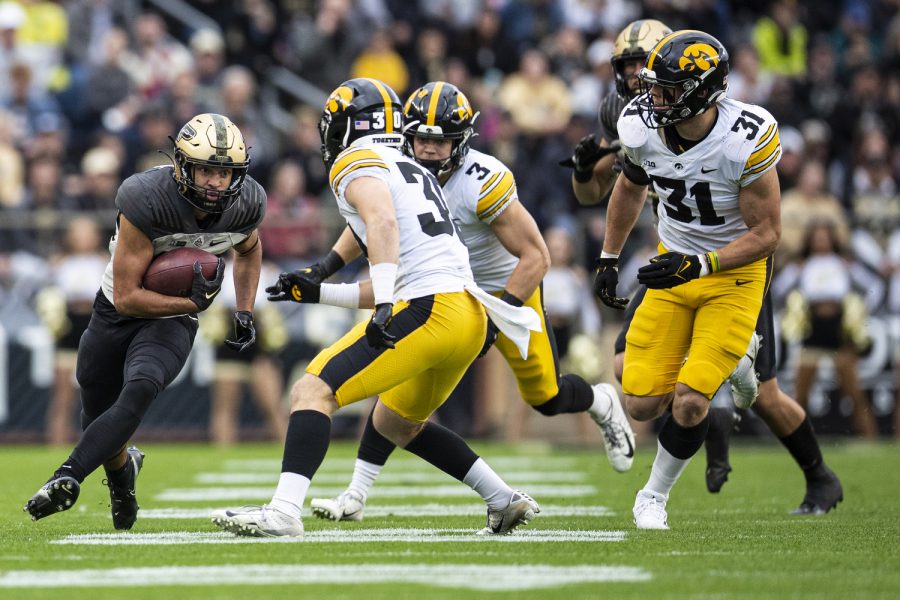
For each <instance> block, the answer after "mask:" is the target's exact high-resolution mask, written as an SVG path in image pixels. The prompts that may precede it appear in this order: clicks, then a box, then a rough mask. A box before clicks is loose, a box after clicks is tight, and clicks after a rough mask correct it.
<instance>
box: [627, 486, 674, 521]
mask: <svg viewBox="0 0 900 600" xmlns="http://www.w3.org/2000/svg"><path fill="white" fill-rule="evenodd" d="M667 501H668V498H666V496H663V495H662V494H657V493H656V492H651V491H650V490H641V491H639V492H638V493H637V497H636V498H635V499H634V508H633V509H632V513H633V514H634V524H635V525H637V528H638V529H668V528H669V515H668V514H667V513H666V502H667Z"/></svg>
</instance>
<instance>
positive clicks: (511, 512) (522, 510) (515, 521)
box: [475, 490, 541, 535]
mask: <svg viewBox="0 0 900 600" xmlns="http://www.w3.org/2000/svg"><path fill="white" fill-rule="evenodd" d="M539 512H541V507H540V506H538V503H537V502H535V501H534V500H533V499H532V498H531V496H529V495H528V494H526V493H525V492H520V491H519V490H515V491H514V492H513V493H512V496H510V499H509V504H507V505H506V508H501V509H499V510H492V509H490V508H489V509H488V511H487V526H485V527H484V529H481V530H479V531H477V532H475V533H476V535H509V534H510V533H512V532H513V531H514V530H515V528H516V527H518V526H519V525H526V524H528V521H530V520H531V519H533V518H534V516H535V515H536V514H538V513H539Z"/></svg>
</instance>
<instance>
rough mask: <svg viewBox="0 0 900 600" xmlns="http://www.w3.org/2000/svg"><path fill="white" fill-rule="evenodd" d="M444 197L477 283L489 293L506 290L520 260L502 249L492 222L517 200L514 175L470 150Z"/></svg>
mask: <svg viewBox="0 0 900 600" xmlns="http://www.w3.org/2000/svg"><path fill="white" fill-rule="evenodd" d="M444 197H445V198H446V199H447V204H448V205H449V207H450V214H452V215H453V222H454V223H456V225H457V227H458V229H459V232H460V234H461V235H462V240H463V243H465V245H466V248H468V249H469V265H470V266H471V267H472V273H473V275H474V276H475V283H477V284H478V287H480V288H482V289H484V290H486V291H488V292H497V291H501V290H503V289H504V288H505V287H506V282H507V281H508V280H509V276H510V275H511V274H512V272H513V270H514V269H515V268H516V265H517V264H519V259H518V258H516V257H515V256H513V255H512V254H510V253H509V251H508V250H507V249H506V248H504V247H503V244H501V243H500V240H499V239H498V238H497V236H496V235H495V234H494V232H493V231H492V230H491V223H492V222H493V221H494V219H496V218H497V217H498V216H500V214H502V213H503V211H505V210H506V209H507V208H508V207H509V205H510V204H512V203H513V202H515V201H516V200H517V199H518V193H517V192H516V182H515V179H514V178H513V174H512V172H511V171H510V170H509V169H507V168H506V165H504V164H503V163H502V162H500V161H499V160H497V159H496V158H494V157H493V156H490V155H488V154H484V153H483V152H478V151H477V150H469V152H468V154H466V158H465V160H464V161H463V164H462V165H460V167H459V168H458V169H456V170H455V171H453V174H451V175H450V178H449V179H448V180H447V182H446V183H445V184H444Z"/></svg>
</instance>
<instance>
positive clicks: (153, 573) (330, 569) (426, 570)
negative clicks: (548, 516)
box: [0, 564, 651, 591]
mask: <svg viewBox="0 0 900 600" xmlns="http://www.w3.org/2000/svg"><path fill="white" fill-rule="evenodd" d="M650 579H651V575H650V573H648V572H647V571H645V570H644V569H641V568H638V567H626V566H613V565H578V566H567V567H559V566H553V565H522V566H518V565H484V564H465V565H453V564H449V565H448V564H443V565H423V564H402V565H401V564H369V565H365V564H364V565H346V564H335V565H322V564H307V565H304V564H285V565H265V564H262V565H260V564H236V565H219V566H209V567H205V566H200V567H175V566H172V567H141V568H120V569H81V570H60V571H25V570H23V571H7V572H5V573H0V588H72V587H87V588H95V587H123V588H133V587H151V586H152V587H161V586H201V585H204V586H226V585H255V586H261V585H286V584H334V585H359V584H372V583H406V584H419V585H429V586H436V587H443V588H463V589H471V590H490V591H504V590H529V589H546V588H556V587H559V586H562V585H572V584H582V583H603V582H613V581H616V582H645V581H649V580H650Z"/></svg>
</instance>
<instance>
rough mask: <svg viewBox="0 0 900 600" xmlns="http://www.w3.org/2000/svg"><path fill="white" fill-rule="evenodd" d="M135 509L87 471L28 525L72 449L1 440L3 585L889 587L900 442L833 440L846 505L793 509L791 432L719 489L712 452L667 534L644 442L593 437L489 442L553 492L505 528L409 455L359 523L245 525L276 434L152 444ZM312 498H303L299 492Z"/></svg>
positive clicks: (68, 592) (534, 489)
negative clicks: (559, 443) (573, 443)
mask: <svg viewBox="0 0 900 600" xmlns="http://www.w3.org/2000/svg"><path fill="white" fill-rule="evenodd" d="M141 448H142V450H144V451H146V452H147V459H146V462H145V463H144V470H143V472H142V473H141V477H140V479H139V480H138V488H137V489H138V498H139V501H140V504H141V512H140V513H139V519H138V522H137V523H136V525H135V527H134V529H133V530H132V531H131V532H129V533H119V532H116V531H115V530H113V528H112V524H111V521H110V516H109V508H108V495H107V492H106V488H105V487H104V486H102V485H101V479H102V475H101V474H98V473H95V474H94V475H92V476H91V477H90V478H89V479H88V480H87V481H86V482H85V484H84V486H83V487H82V492H81V497H80V499H79V501H78V504H77V505H76V506H75V507H74V508H73V509H72V510H70V511H68V512H65V513H62V514H58V515H54V516H52V517H49V518H47V519H44V520H41V521H39V522H36V523H33V522H31V521H30V519H29V518H28V516H27V515H26V514H25V513H23V512H22V506H23V504H24V503H25V501H26V500H27V499H28V498H29V497H30V496H31V494H33V493H34V491H35V490H37V488H38V487H39V486H40V485H41V484H42V483H43V482H44V481H45V479H46V477H48V476H49V474H50V473H51V472H52V470H53V469H54V468H55V467H56V466H57V465H58V464H59V462H60V461H61V460H62V459H63V458H65V455H66V450H63V449H47V448H42V447H15V446H7V447H3V448H2V449H0V472H2V474H3V479H2V481H3V485H2V487H0V501H2V504H0V505H2V516H0V540H2V546H0V598H3V599H7V598H9V599H19V598H66V599H70V598H71V599H80V598H89V599H92V600H97V599H101V598H111V597H117V598H118V597H123V598H154V599H155V598H166V599H174V598H204V599H206V598H217V599H218V598H223V599H224V598H241V599H243V598H254V599H256V598H259V599H262V598H329V599H330V598H359V599H365V600H368V599H370V598H385V599H387V598H428V599H432V598H482V597H484V598H513V597H515V598H565V599H567V600H568V599H573V598H601V597H605V598H617V599H618V598H641V599H653V600H656V599H659V598H684V597H693V598H801V597H802V598H825V597H829V598H842V599H843V598H898V597H900V502H898V497H900V445H898V444H891V443H883V444H878V445H871V444H859V443H842V444H835V443H831V442H830V441H828V440H826V441H825V443H824V450H825V454H826V459H827V460H828V462H829V464H830V465H831V467H832V468H833V469H834V470H835V471H836V472H837V473H838V475H840V477H841V478H842V480H843V485H844V502H843V503H842V504H840V505H839V506H838V509H837V510H836V511H832V512H831V513H830V514H828V515H826V516H822V517H791V516H789V515H788V514H787V511H788V510H789V509H791V508H794V507H795V506H796V505H798V504H799V502H800V500H801V499H802V496H803V479H802V475H801V473H800V472H799V470H798V469H797V468H796V467H795V465H794V463H793V461H792V460H791V459H790V457H789V456H788V454H787V453H786V452H785V451H784V450H783V449H782V448H781V447H780V446H774V445H773V446H764V447H756V446H739V447H737V448H735V449H733V451H732V465H733V467H734V471H733V472H732V474H731V479H730V481H729V482H728V483H727V484H726V485H725V487H724V489H723V490H722V492H721V493H720V494H718V495H711V494H709V493H707V492H706V488H705V485H704V482H703V470H704V457H703V455H702V453H701V454H700V455H698V457H697V458H696V459H695V461H694V463H693V464H692V465H690V467H689V468H688V470H687V471H686V473H685V475H684V476H683V477H682V480H681V481H680V482H679V484H678V486H677V487H676V488H675V491H674V493H673V495H672V497H671V498H670V501H669V524H670V526H671V527H672V529H671V531H668V532H639V531H637V530H635V529H634V525H633V524H632V521H631V507H632V502H633V500H634V494H635V492H636V491H637V489H638V488H639V487H640V486H641V485H642V484H643V483H644V481H645V480H646V477H647V474H648V473H649V469H650V464H651V462H652V460H653V455H652V453H651V451H650V450H649V449H644V450H642V451H639V453H638V455H637V457H636V459H635V464H634V468H633V469H632V470H631V471H630V472H629V473H626V474H617V473H615V472H613V471H612V469H610V468H609V466H608V465H607V463H606V459H605V457H604V455H603V451H602V448H600V449H598V450H591V449H586V448H579V449H571V448H567V449H554V448H551V447H549V446H546V445H526V446H519V447H512V446H504V445H492V444H482V445H479V446H478V447H477V449H478V451H479V452H480V453H481V454H482V456H484V457H485V458H486V459H487V460H488V461H489V462H490V463H492V464H493V465H494V466H495V468H496V470H497V471H498V472H500V474H501V475H503V476H504V478H505V479H506V480H507V481H508V482H509V483H510V484H511V485H513V486H514V487H519V488H521V489H523V490H525V491H527V492H528V493H530V494H531V495H532V496H533V497H534V498H535V499H536V500H537V501H538V502H539V503H540V504H541V506H542V509H543V510H542V513H541V514H540V515H539V517H538V518H537V519H535V520H534V521H532V523H531V524H530V525H529V526H528V527H525V528H522V529H521V530H519V531H518V532H517V533H516V534H514V535H512V536H508V537H502V538H487V539H485V538H482V537H478V536H475V535H473V533H474V531H475V530H476V529H478V528H480V527H481V526H483V521H484V507H483V504H482V503H481V501H480V499H479V498H478V497H477V496H475V494H474V493H473V492H472V491H470V490H469V489H468V488H467V487H465V486H463V485H462V484H460V483H458V482H456V481H454V480H452V479H450V478H449V477H447V476H445V475H443V474H442V473H439V472H437V471H436V470H434V469H433V468H432V467H430V466H429V465H427V464H425V463H423V462H421V461H420V460H419V459H417V458H415V457H413V456H411V455H409V454H406V453H404V452H397V453H395V455H394V457H393V458H392V461H391V462H389V463H388V465H387V467H386V468H385V470H384V471H383V473H382V477H381V479H380V480H379V483H378V484H376V487H375V489H374V491H373V493H372V495H371V496H370V498H369V504H368V507H367V513H366V518H365V520H364V521H363V522H361V523H331V522H324V521H320V520H317V519H315V518H314V517H312V516H311V515H310V514H309V511H308V508H307V509H306V510H305V511H304V515H305V518H304V524H305V526H306V538H305V539H304V540H303V541H299V542H295V541H294V542H285V541H281V540H277V541H271V540H256V539H248V538H235V537H233V536H231V535H230V534H226V533H224V532H220V531H219V530H217V529H216V528H215V527H214V526H213V525H212V523H210V521H209V519H208V513H209V511H210V510H211V509H212V508H216V507H220V506H240V505H244V504H259V503H263V502H265V501H266V500H268V499H269V498H270V497H271V494H272V491H273V490H274V486H275V483H276V481H277V477H278V471H279V470H280V469H279V464H280V457H281V449H280V446H276V445H243V446H237V447H234V448H232V449H228V450H220V449H214V448H211V447H209V446H206V445H163V444H145V445H142V446H141ZM354 456H355V446H354V445H352V444H350V443H343V442H342V443H335V444H333V445H332V447H331V450H330V451H329V454H328V457H327V458H326V460H325V463H324V465H323V466H322V469H321V470H320V472H319V474H318V475H317V477H316V479H315V480H314V481H313V488H312V490H311V494H310V497H313V496H321V495H329V496H330V495H335V494H337V493H338V492H340V491H342V489H343V487H344V485H345V484H346V482H347V481H348V478H349V475H350V472H351V469H352V463H353V458H354ZM308 501H309V499H307V506H308Z"/></svg>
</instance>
